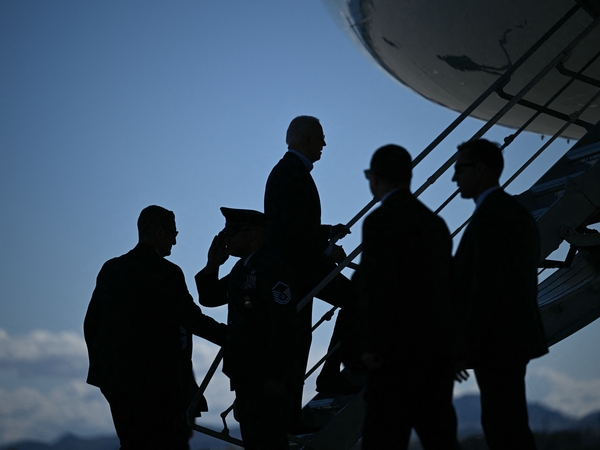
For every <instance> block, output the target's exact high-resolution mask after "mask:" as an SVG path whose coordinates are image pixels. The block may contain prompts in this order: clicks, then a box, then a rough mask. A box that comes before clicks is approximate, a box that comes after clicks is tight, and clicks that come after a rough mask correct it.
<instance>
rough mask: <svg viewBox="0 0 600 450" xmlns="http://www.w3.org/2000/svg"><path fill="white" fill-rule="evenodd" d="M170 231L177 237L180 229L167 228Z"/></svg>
mask: <svg viewBox="0 0 600 450" xmlns="http://www.w3.org/2000/svg"><path fill="white" fill-rule="evenodd" d="M167 231H168V232H170V233H173V237H177V235H178V234H179V231H177V230H167Z"/></svg>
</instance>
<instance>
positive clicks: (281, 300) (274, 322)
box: [195, 247, 304, 389]
mask: <svg viewBox="0 0 600 450" xmlns="http://www.w3.org/2000/svg"><path fill="white" fill-rule="evenodd" d="M195 280H196V287H197V288H198V296H199V300H200V304H202V305H203V306H209V307H213V306H221V305H225V304H226V305H228V316H227V343H226V345H225V355H224V359H223V372H224V373H225V374H226V375H227V376H228V377H229V378H231V379H232V385H233V386H234V387H235V385H236V384H237V383H240V382H241V383H248V382H250V381H252V382H254V384H256V385H257V387H258V388H260V389H262V385H260V382H261V381H266V380H280V381H288V382H298V381H299V380H301V379H302V378H301V377H302V375H304V373H303V372H302V371H301V370H302V369H303V367H300V366H299V364H298V361H297V359H298V358H297V356H296V346H297V339H298V335H299V333H300V331H299V322H298V315H297V314H296V307H295V298H293V293H292V287H291V284H292V281H291V274H290V271H289V269H288V268H287V266H286V265H285V264H284V263H283V262H282V261H281V259H279V258H277V257H276V256H275V255H273V254H272V253H271V252H270V251H269V250H268V249H267V248H266V247H262V248H261V249H259V250H257V251H256V252H255V253H254V254H253V255H252V256H251V257H250V259H249V260H248V262H247V263H246V265H244V263H243V261H242V260H240V261H238V262H237V263H236V264H235V266H234V267H233V269H232V270H231V273H230V274H229V275H227V276H225V277H223V278H221V279H220V280H219V279H218V277H217V274H216V273H205V272H204V271H203V270H201V271H200V272H199V273H198V274H196V277H195Z"/></svg>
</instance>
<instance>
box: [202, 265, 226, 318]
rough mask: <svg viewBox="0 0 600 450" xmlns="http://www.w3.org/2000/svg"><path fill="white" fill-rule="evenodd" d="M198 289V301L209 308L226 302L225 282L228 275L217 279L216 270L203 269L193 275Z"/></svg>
mask: <svg viewBox="0 0 600 450" xmlns="http://www.w3.org/2000/svg"><path fill="white" fill-rule="evenodd" d="M194 281H196V288H197V289H198V301H199V303H200V304H201V305H202V306H207V307H209V308H211V307H215V306H223V305H226V304H227V284H228V283H229V275H227V276H225V277H223V278H222V279H220V280H219V277H218V274H217V273H216V272H211V273H206V272H205V271H204V269H203V270H201V271H200V272H198V273H197V274H196V276H195V277H194Z"/></svg>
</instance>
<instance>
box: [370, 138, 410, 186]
mask: <svg viewBox="0 0 600 450" xmlns="http://www.w3.org/2000/svg"><path fill="white" fill-rule="evenodd" d="M371 171H372V172H373V174H375V175H377V176H378V177H379V178H381V179H382V180H383V181H385V182H386V183H393V184H406V183H410V179H411V178H412V159H411V157H410V154H409V153H408V152H407V151H406V149H405V148H403V147H400V146H399V145H395V144H388V145H384V146H383V147H380V148H378V149H377V150H376V151H375V153H373V157H372V158H371Z"/></svg>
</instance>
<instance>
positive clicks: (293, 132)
mask: <svg viewBox="0 0 600 450" xmlns="http://www.w3.org/2000/svg"><path fill="white" fill-rule="evenodd" d="M315 124H316V125H320V124H321V122H319V119H317V118H316V117H313V116H298V117H296V118H295V119H294V120H292V121H291V122H290V125H289V126H288V129H287V133H286V135H285V143H286V144H287V145H295V144H304V143H305V142H306V138H307V136H308V135H309V134H310V132H311V131H312V130H313V127H314V126H315Z"/></svg>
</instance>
